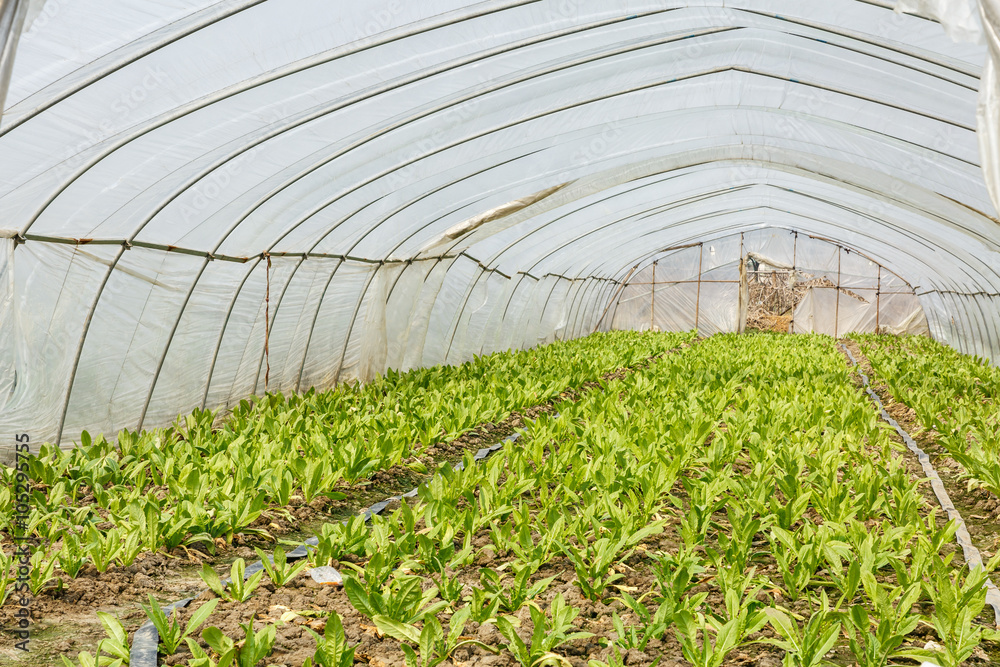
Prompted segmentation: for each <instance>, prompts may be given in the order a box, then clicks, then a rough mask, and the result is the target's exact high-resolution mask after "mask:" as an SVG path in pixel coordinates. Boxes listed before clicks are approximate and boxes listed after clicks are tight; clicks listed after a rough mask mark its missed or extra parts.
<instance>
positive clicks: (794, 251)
mask: <svg viewBox="0 0 1000 667" xmlns="http://www.w3.org/2000/svg"><path fill="white" fill-rule="evenodd" d="M793 233H794V234H795V236H794V238H792V300H793V301H794V299H795V280H796V278H795V272H796V271H798V270H799V266H798V262H799V257H798V254H799V233H798V232H793ZM788 333H795V305H792V319H791V320H790V321H789V322H788Z"/></svg>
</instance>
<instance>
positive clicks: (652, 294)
mask: <svg viewBox="0 0 1000 667" xmlns="http://www.w3.org/2000/svg"><path fill="white" fill-rule="evenodd" d="M655 312H656V262H655V261H654V262H653V282H652V283H650V285H649V330H650V331H652V330H653V314H654V313H655Z"/></svg>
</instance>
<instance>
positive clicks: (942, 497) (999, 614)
mask: <svg viewBox="0 0 1000 667" xmlns="http://www.w3.org/2000/svg"><path fill="white" fill-rule="evenodd" d="M840 347H841V348H842V349H843V350H844V352H846V353H847V357H848V359H850V360H851V364H852V365H853V367H854V370H855V371H856V372H857V373H858V375H860V376H861V383H862V384H863V385H864V388H865V392H866V393H867V394H868V396H869V398H871V399H872V402H874V403H875V405H876V406H877V407H878V409H879V413H880V414H881V416H882V420H883V421H885V422H886V423H888V424H889V426H891V427H893V428H894V429H896V433H897V434H899V437H900V438H902V439H903V443H904V444H906V446H907V447H908V448H909V450H910V451H911V452H913V453H914V454H916V456H917V459H918V460H919V461H920V467H921V468H922V469H923V471H924V477H926V478H927V479H929V480H930V481H931V488H932V489H933V490H934V495H935V496H936V497H937V500H938V503H940V505H941V507H942V508H944V511H945V512H947V513H948V518H949V519H954V520H955V522H956V523H957V524H958V530H957V531H955V540H956V541H957V542H958V544H959V546H960V547H962V556H963V557H964V558H965V562H966V563H968V564H969V567H970V568H971V567H980V568H981V567H983V557H982V554H980V553H979V549H977V548H976V545H974V544H973V543H972V536H971V535H970V534H969V529H968V528H967V527H966V525H965V520H964V519H963V518H962V515H961V513H960V512H959V511H958V509H956V508H955V504H954V503H952V502H951V497H950V496H949V495H948V490H947V489H946V488H945V487H944V483H943V482H942V481H941V476H940V475H938V472H937V470H935V469H934V464H933V463H931V459H930V457H929V456H927V452H925V451H924V450H923V449H921V448H920V445H918V444H917V442H916V440H914V439H913V438H912V437H910V434H909V433H907V432H906V431H905V430H904V429H903V427H901V426H900V425H899V422H897V421H896V420H895V419H893V418H892V416H891V415H890V414H889V413H888V412H887V411H886V409H885V406H884V405H882V399H881V398H879V395H878V394H877V393H875V390H873V389H872V388H871V383H870V382H869V381H868V376H867V375H865V373H864V371H862V370H861V366H859V365H858V361H857V359H855V358H854V355H853V354H851V351H850V350H849V349H847V346H846V345H844V344H843V343H841V344H840ZM986 588H987V591H986V602H987V604H989V605H990V606H991V607H993V616H994V619H995V623H996V626H997V627H998V628H1000V590H998V589H997V587H996V585H995V584H994V583H993V581H992V580H991V579H990V578H989V577H987V578H986Z"/></svg>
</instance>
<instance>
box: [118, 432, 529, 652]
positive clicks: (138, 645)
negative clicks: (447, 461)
mask: <svg viewBox="0 0 1000 667" xmlns="http://www.w3.org/2000/svg"><path fill="white" fill-rule="evenodd" d="M519 437H521V434H520V433H514V434H513V435H509V436H507V437H506V438H504V439H503V440H502V441H501V442H498V443H497V444H495V445H492V446H490V447H484V448H482V449H480V450H479V451H477V452H476V454H475V456H474V457H473V460H475V461H482V460H483V459H485V458H487V457H489V456H490V455H491V454H493V453H494V452H497V451H499V450H500V449H502V448H503V446H504V444H505V443H507V442H514V441H515V440H517V439H518V438H519ZM454 467H455V469H456V470H462V469H463V468H464V467H465V464H464V463H463V462H461V461H459V462H458V463H456V464H455V466H454ZM419 489H420V487H419V486H418V487H414V488H412V489H410V490H409V491H407V492H406V493H404V494H402V495H398V496H392V497H391V498H387V499H385V500H382V501H379V502H377V503H375V504H374V505H372V506H371V507H367V508H365V510H364V511H362V512H360V515H361V516H362V517H364V519H365V521H370V520H371V518H372V517H373V516H374V515H376V514H381V513H382V512H383V511H384V510H385V508H386V507H388V506H389V504H390V503H391V502H393V501H396V500H402V499H403V498H412V497H414V496H416V495H417V492H418V491H419ZM345 523H346V521H345ZM317 544H319V539H318V538H316V537H310V538H307V539H306V540H305V541H304V542H303V544H301V545H299V546H298V547H296V548H295V549H293V550H292V551H289V552H288V553H287V554H285V558H286V559H287V560H289V561H295V560H301V559H303V558H305V557H306V556H308V555H309V547H310V546H316V545H317ZM267 558H268V560H269V561H270V562H272V563H273V562H274V556H273V555H269V556H268V557H267ZM263 569H264V561H257V562H256V563H253V564H251V565H248V566H247V567H246V570H245V571H244V573H243V576H244V578H248V577H251V576H253V575H254V574H256V573H258V572H260V571H261V570H263ZM328 569H329V570H332V572H325V573H324V578H325V579H326V582H325V583H335V582H336V579H337V577H339V576H340V575H339V573H338V572H336V570H335V569H334V568H332V567H330V568H328ZM230 581H231V580H230V579H224V580H223V581H222V583H223V585H225V584H227V583H229V582H230ZM192 600H194V597H189V598H185V599H184V600H178V601H177V602H173V603H171V604H169V605H167V606H166V607H164V608H163V611H164V613H166V614H170V613H171V612H173V611H175V610H177V609H182V608H184V607H186V606H188V604H190V602H191V601H192ZM159 643H160V634H159V633H158V632H157V631H156V627H155V626H154V625H153V623H152V621H147V622H146V623H145V624H144V625H143V626H142V627H140V628H139V629H138V630H136V631H135V635H134V636H133V638H132V648H131V650H130V651H129V667H156V665H157V664H158V661H157V653H158V646H159Z"/></svg>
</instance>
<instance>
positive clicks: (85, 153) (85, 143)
mask: <svg viewBox="0 0 1000 667" xmlns="http://www.w3.org/2000/svg"><path fill="white" fill-rule="evenodd" d="M170 81H171V77H170V74H169V73H167V72H166V71H165V70H164V69H163V68H162V67H160V66H156V67H147V68H146V71H145V73H144V74H143V75H142V77H141V78H139V80H138V81H137V82H136V83H135V85H133V86H132V87H131V88H129V89H127V90H124V91H122V92H121V93H120V94H119V95H118V96H117V97H115V98H114V99H113V100H112V101H111V103H110V105H109V106H108V113H106V114H104V115H103V117H102V118H101V120H99V121H97V122H96V123H94V124H93V125H91V126H89V127H84V128H82V130H81V132H82V134H83V139H82V140H81V141H78V142H77V143H76V144H75V145H72V146H70V147H68V148H67V149H66V150H64V151H63V154H62V160H61V161H60V162H59V167H58V168H59V169H60V171H62V172H66V171H75V170H77V169H79V168H80V167H81V166H83V164H84V163H85V162H86V161H87V160H88V159H90V156H91V151H92V150H93V149H94V148H95V147H97V146H100V145H101V144H102V143H104V142H106V141H109V140H112V139H113V138H114V137H115V136H117V135H118V134H120V133H121V132H122V131H123V130H125V129H126V128H127V127H128V121H129V117H130V116H132V115H133V114H134V113H135V112H136V110H138V109H140V108H141V107H142V105H143V104H144V103H145V102H146V100H148V99H149V97H150V95H151V94H152V93H153V92H154V91H156V90H157V89H159V88H163V87H166V86H169V84H170Z"/></svg>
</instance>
